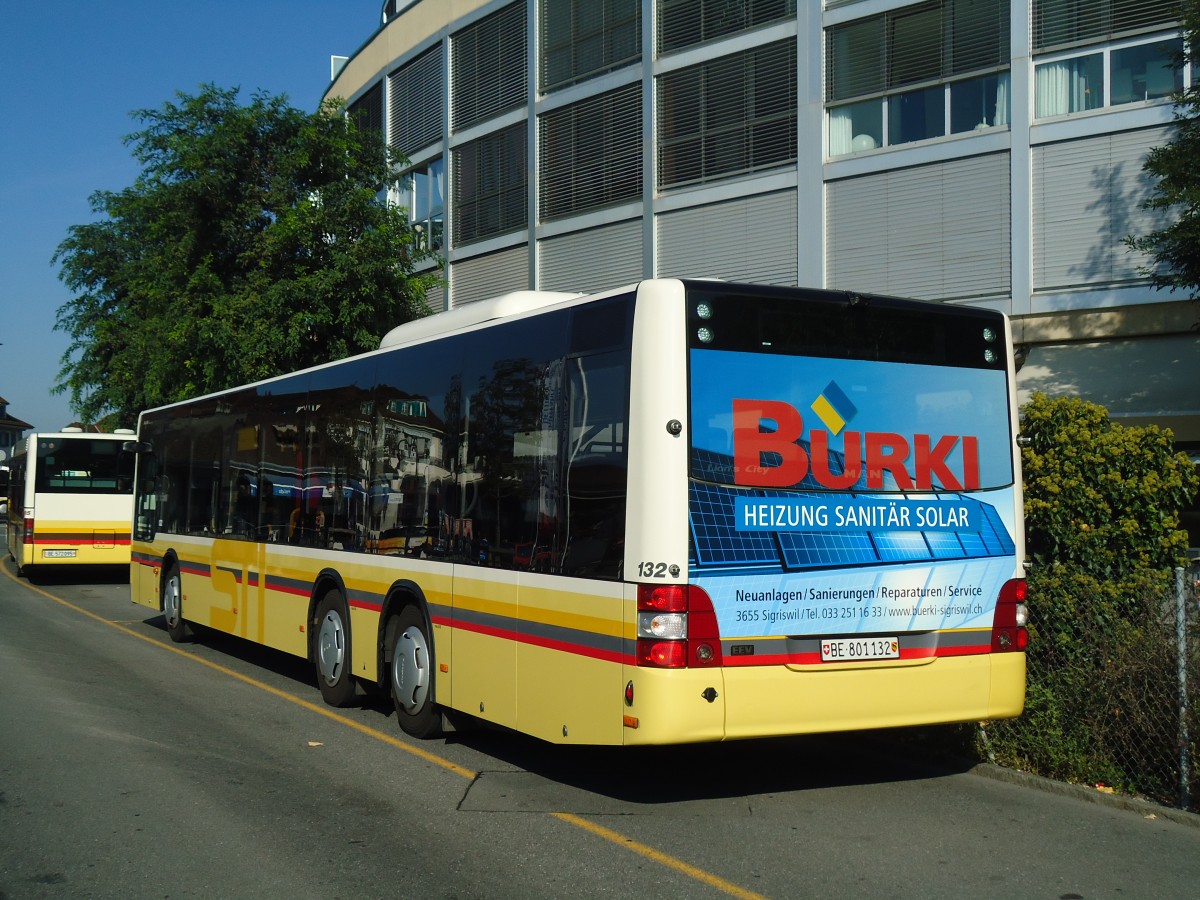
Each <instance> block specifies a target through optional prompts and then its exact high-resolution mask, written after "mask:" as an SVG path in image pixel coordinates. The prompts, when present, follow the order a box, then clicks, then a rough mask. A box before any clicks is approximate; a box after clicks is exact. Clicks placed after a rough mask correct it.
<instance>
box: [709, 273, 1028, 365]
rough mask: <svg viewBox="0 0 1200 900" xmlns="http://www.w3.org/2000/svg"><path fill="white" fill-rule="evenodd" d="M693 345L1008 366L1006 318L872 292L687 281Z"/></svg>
mask: <svg viewBox="0 0 1200 900" xmlns="http://www.w3.org/2000/svg"><path fill="white" fill-rule="evenodd" d="M688 342H689V346H690V347H691V348H692V349H703V350H734V351H740V352H744V353H772V354H782V355H785V356H810V357H824V358H828V359H862V360H872V361H878V362H905V363H917V364H921V365H930V366H953V367H962V368H982V369H1000V370H1003V369H1004V368H1005V367H1006V364H1007V353H1008V350H1007V346H1006V343H1005V340H1004V326H1003V319H1002V317H1001V316H1000V315H999V314H998V313H995V312H992V311H990V310H985V309H976V308H972V307H961V306H950V305H948V304H942V303H919V304H918V303H917V302H916V301H911V300H897V299H895V298H891V297H881V296H877V295H873V294H854V293H848V292H836V291H815V290H814V291H803V290H801V291H796V290H788V291H786V292H784V291H782V290H780V289H777V288H769V287H764V288H762V289H761V290H747V289H746V288H745V286H743V285H739V286H738V290H736V291H726V290H721V289H720V288H719V287H718V286H707V285H706V286H697V285H695V284H692V285H689V292H688Z"/></svg>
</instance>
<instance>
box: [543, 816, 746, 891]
mask: <svg viewBox="0 0 1200 900" xmlns="http://www.w3.org/2000/svg"><path fill="white" fill-rule="evenodd" d="M550 815H552V816H554V818H556V819H561V820H562V821H564V822H569V823H570V824H572V825H574V826H575V827H576V828H582V829H583V830H584V831H590V832H591V833H592V834H594V835H596V836H597V837H602V838H604V840H606V841H610V842H611V843H613V844H616V845H617V846H618V847H623V848H625V849H626V850H628V851H630V852H631V853H636V854H638V856H644V857H645V858H646V859H650V860H653V861H654V862H656V863H658V864H659V865H662V866H666V867H667V868H668V869H674V870H675V871H676V872H679V873H680V874H683V875H686V876H688V877H689V878H694V879H695V880H696V881H700V882H703V883H704V884H707V885H708V886H709V887H712V888H716V889H717V890H718V891H722V892H723V893H726V894H728V895H729V896H730V897H739V898H741V900H765V898H764V897H763V895H762V894H756V893H754V891H748V890H746V889H745V888H743V887H739V886H738V885H736V884H733V883H732V882H730V881H726V880H725V879H724V878H718V877H717V876H716V875H713V874H712V873H711V872H705V871H704V870H703V869H697V868H696V867H695V866H691V865H688V864H687V863H685V862H684V861H683V860H679V859H676V858H675V857H673V856H668V855H667V854H665V853H660V852H659V851H657V850H655V849H654V848H653V847H647V846H646V845H645V844H639V843H638V842H637V841H635V840H633V839H632V838H627V837H625V835H623V834H621V833H620V832H617V831H613V830H612V829H609V828H605V827H604V826H603V825H597V824H596V823H595V822H589V821H588V820H587V819H581V818H580V817H579V816H575V815H572V814H571V813H551V814H550Z"/></svg>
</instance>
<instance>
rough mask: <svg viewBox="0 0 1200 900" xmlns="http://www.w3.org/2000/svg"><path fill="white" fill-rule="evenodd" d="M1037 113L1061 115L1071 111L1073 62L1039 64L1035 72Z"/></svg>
mask: <svg viewBox="0 0 1200 900" xmlns="http://www.w3.org/2000/svg"><path fill="white" fill-rule="evenodd" d="M1034 94H1035V96H1036V99H1035V103H1034V110H1035V113H1034V114H1035V115H1036V116H1037V117H1038V118H1044V117H1045V116H1061V115H1064V114H1066V113H1067V112H1069V111H1070V101H1071V62H1070V60H1063V61H1062V62H1053V63H1046V64H1045V65H1041V66H1038V67H1037V69H1036V71H1035V74H1034Z"/></svg>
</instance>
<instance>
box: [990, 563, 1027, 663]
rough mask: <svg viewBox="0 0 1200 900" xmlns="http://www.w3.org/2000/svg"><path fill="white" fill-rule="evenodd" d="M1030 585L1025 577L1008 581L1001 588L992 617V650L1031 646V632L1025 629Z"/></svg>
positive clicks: (996, 651)
mask: <svg viewBox="0 0 1200 900" xmlns="http://www.w3.org/2000/svg"><path fill="white" fill-rule="evenodd" d="M1027 593H1028V586H1027V585H1026V583H1025V579H1024V578H1014V579H1012V580H1011V581H1006V582H1005V583H1004V587H1002V588H1000V597H999V598H998V599H997V600H996V614H995V616H994V617H993V618H992V652H993V653H1012V652H1015V651H1023V650H1024V649H1025V648H1026V647H1028V646H1029V632H1028V631H1026V629H1025V623H1026V621H1027V620H1028V617H1029V613H1028V610H1027V609H1026V607H1025V598H1026V596H1027Z"/></svg>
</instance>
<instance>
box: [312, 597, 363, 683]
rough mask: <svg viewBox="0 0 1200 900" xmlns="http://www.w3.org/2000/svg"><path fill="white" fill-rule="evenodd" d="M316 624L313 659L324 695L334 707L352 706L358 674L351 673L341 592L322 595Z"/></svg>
mask: <svg viewBox="0 0 1200 900" xmlns="http://www.w3.org/2000/svg"><path fill="white" fill-rule="evenodd" d="M313 626H314V628H315V637H314V644H313V662H314V663H316V667H317V685H318V686H319V687H320V688H321V696H322V697H324V698H325V702H326V703H328V704H329V705H330V706H349V705H350V702H351V701H352V700H353V699H354V676H353V675H351V674H350V630H349V628H348V617H347V615H346V603H345V601H344V600H343V599H342V594H341V591H337V590H332V591H330V592H329V593H327V594H326V595H325V596H324V597H322V598H321V602H320V603H319V604H317V611H316V614H315V615H314V616H313Z"/></svg>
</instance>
